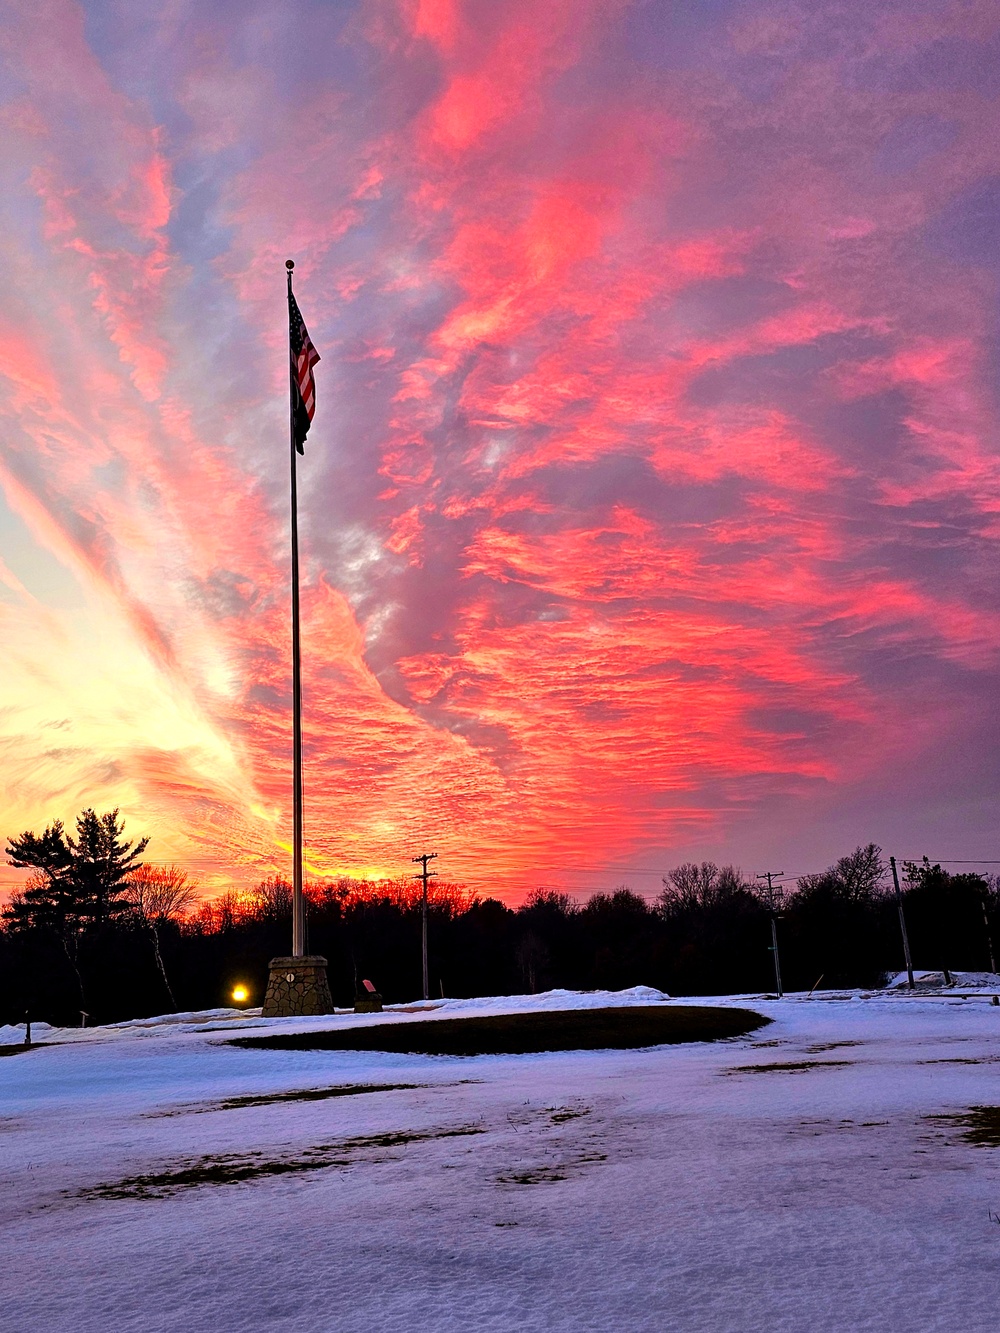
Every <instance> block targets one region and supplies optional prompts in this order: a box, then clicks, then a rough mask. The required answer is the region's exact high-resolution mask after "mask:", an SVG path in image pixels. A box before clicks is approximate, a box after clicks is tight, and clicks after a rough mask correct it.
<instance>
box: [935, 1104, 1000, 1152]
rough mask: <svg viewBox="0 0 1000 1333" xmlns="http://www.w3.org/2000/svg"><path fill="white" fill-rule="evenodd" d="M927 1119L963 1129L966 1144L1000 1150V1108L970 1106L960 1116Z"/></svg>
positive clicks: (941, 1116)
mask: <svg viewBox="0 0 1000 1333" xmlns="http://www.w3.org/2000/svg"><path fill="white" fill-rule="evenodd" d="M925 1119H926V1120H930V1121H931V1122H932V1123H934V1124H938V1125H951V1126H954V1127H955V1128H957V1129H961V1131H962V1137H963V1138H964V1139H965V1141H966V1143H972V1144H975V1146H976V1147H977V1148H1000V1106H970V1107H969V1109H968V1110H967V1111H965V1112H963V1113H960V1114H959V1115H929V1116H925Z"/></svg>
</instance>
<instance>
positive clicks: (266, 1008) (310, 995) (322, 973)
mask: <svg viewBox="0 0 1000 1333" xmlns="http://www.w3.org/2000/svg"><path fill="white" fill-rule="evenodd" d="M332 1013H333V1000H332V999H331V998H330V983H329V981H328V980H327V976H326V959H325V958H322V957H321V956H320V955H319V954H307V955H306V956H305V957H302V958H272V959H271V974H270V976H269V977H268V979H267V994H266V995H265V996H264V1004H263V1007H262V1008H261V1011H260V1016H261V1018H309V1017H312V1016H313V1015H314V1014H332Z"/></svg>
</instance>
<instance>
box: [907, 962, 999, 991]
mask: <svg viewBox="0 0 1000 1333" xmlns="http://www.w3.org/2000/svg"><path fill="white" fill-rule="evenodd" d="M913 980H914V982H915V984H916V988H917V989H918V990H941V989H942V988H947V987H948V982H946V981H945V977H944V973H943V972H940V971H939V972H924V971H919V970H918V969H917V968H914V969H913ZM951 987H952V988H953V989H955V988H957V989H959V990H963V991H966V990H971V991H982V992H985V993H991V992H998V991H1000V975H998V974H997V973H996V972H952V974H951ZM901 988H904V989H909V978H908V977H907V975H906V973H905V972H897V974H896V975H895V976H894V977H893V978H892V980H891V981H889V982H887V983H886V990H899V989H901Z"/></svg>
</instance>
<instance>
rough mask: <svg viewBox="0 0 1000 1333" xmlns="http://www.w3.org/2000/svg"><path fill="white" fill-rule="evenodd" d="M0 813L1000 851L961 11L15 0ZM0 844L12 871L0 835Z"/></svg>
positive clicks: (497, 875)
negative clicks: (298, 578) (292, 637)
mask: <svg viewBox="0 0 1000 1333" xmlns="http://www.w3.org/2000/svg"><path fill="white" fill-rule="evenodd" d="M0 59H2V62H3V74H2V79H0V141H2V144H3V149H2V153H0V172H2V179H0V258H2V267H3V281H2V284H0V644H2V658H0V681H2V689H0V754H2V801H0V810H2V826H0V832H3V834H4V835H5V836H11V835H13V834H17V833H20V832H21V831H22V830H23V829H25V828H35V829H39V830H40V829H41V827H43V826H44V825H45V823H46V822H48V821H51V820H52V819H54V818H61V819H64V820H66V821H67V822H70V821H72V819H73V818H74V817H75V815H76V814H77V813H78V811H79V810H80V809H82V808H83V807H84V806H90V805H93V806H95V807H96V808H98V809H99V810H103V809H109V808H111V807H114V806H118V807H119V808H120V809H121V812H122V815H123V816H124V818H125V821H126V830H127V832H128V833H129V834H131V835H134V836H138V835H139V834H149V835H150V836H151V840H152V841H151V844H150V849H149V856H150V857H151V858H152V859H154V860H157V861H163V862H175V863H176V864H178V865H180V866H183V867H184V868H185V869H187V870H189V871H190V872H191V874H192V875H193V876H194V877H196V878H197V879H198V880H199V881H200V882H201V884H202V886H203V887H204V889H205V890H206V891H216V890H219V889H221V888H225V887H228V886H230V885H241V884H248V883H252V882H254V881H255V880H256V879H259V878H261V877H263V876H264V875H267V874H270V873H274V872H278V873H288V872H289V870H290V850H289V849H290V843H291V679H290V676H291V672H290V643H289V554H288V541H289V516H288V466H289V441H288V412H289V406H288V326H287V307H286V284H285V260H286V259H289V258H290V259H293V260H294V261H295V274H294V281H295V295H296V298H297V300H298V304H299V306H300V308H301V312H302V317H303V319H304V321H305V324H306V326H307V328H308V331H309V335H310V337H311V339H312V342H313V343H314V344H315V347H316V349H317V350H318V352H319V354H320V356H321V357H322V360H321V361H320V362H319V364H318V365H316V367H315V381H316V413H315V417H314V420H313V422H312V427H311V430H310V432H309V438H308V440H307V441H306V443H305V452H304V456H303V457H302V458H300V459H299V460H298V484H299V504H300V539H301V550H302V617H303V620H302V630H303V672H304V674H303V706H304V727H305V741H304V744H305V811H306V813H305V836H306V874H307V877H316V876H321V875H338V874H351V875H359V876H365V875H369V876H381V875H395V874H399V873H403V872H409V871H410V870H411V869H412V867H411V865H410V858H411V857H412V856H415V855H417V854H418V853H420V852H422V851H435V852H437V853H438V857H439V859H438V861H437V863H436V864H437V867H438V869H439V870H440V872H441V874H442V877H445V878H452V879H457V880H462V881H464V882H465V883H467V884H468V885H469V886H470V887H472V888H475V889H477V890H478V891H479V892H482V893H492V894H495V895H497V896H500V897H502V898H505V899H507V900H509V901H517V900H518V899H519V897H520V896H522V895H523V894H524V893H525V892H526V891H527V890H530V889H532V888H534V887H536V886H538V885H551V886H555V887H558V888H565V889H568V890H570V891H574V892H583V891H584V890H590V889H594V888H607V887H614V886H615V885H616V884H618V883H623V882H624V883H629V884H631V885H632V886H633V887H634V888H636V889H638V890H640V891H645V892H650V891H653V890H655V889H656V888H658V887H659V881H658V879H657V878H656V874H655V872H656V871H657V870H659V869H663V870H665V869H667V868H669V867H670V866H671V865H674V864H676V863H677V862H679V861H682V860H689V859H699V860H700V859H702V858H705V857H708V858H712V859H715V860H718V861H735V862H736V863H738V864H741V865H742V866H743V867H744V868H745V869H746V870H747V871H748V872H749V873H756V872H757V871H762V870H764V869H774V870H777V869H785V870H786V871H787V872H789V873H797V872H805V871H811V870H816V869H820V868H822V866H824V865H826V864H827V863H828V862H829V861H830V860H832V859H833V858H835V857H836V856H839V855H842V854H843V853H845V852H847V851H849V850H850V849H851V848H852V847H853V846H854V845H855V844H857V843H858V842H867V841H868V840H869V839H873V840H875V841H877V842H879V843H881V844H882V845H883V846H884V847H885V849H886V852H893V853H894V854H895V855H897V856H899V857H906V856H920V855H922V854H923V853H925V852H926V853H927V854H929V855H930V856H931V857H932V858H959V859H971V858H991V857H1000V837H998V835H997V832H996V828H997V772H998V758H997V756H998V754H1000V718H998V708H997V698H998V690H997V686H998V679H997V665H998V652H1000V581H998V562H997V540H998V531H1000V529H998V516H1000V467H998V431H997V422H998V403H997V394H998V373H997V372H998V360H1000V338H998V313H1000V306H998V270H1000V123H998V122H1000V96H998V95H1000V10H998V9H997V7H996V5H995V4H994V3H992V2H989V3H987V2H986V0H953V2H952V0H907V2H906V3H897V2H896V0H885V3H879V4H869V3H861V2H860V0H842V2H840V3H836V4H834V3H826V2H825V0H819V2H818V3H816V2H815V0H810V2H809V3H806V2H805V0H703V2H702V3H698V4H679V3H673V2H672V0H671V2H670V3H668V2H667V0H543V3H538V0H530V2H529V0H358V2H357V3H352V2H350V0H268V2H267V3H264V2H262V0H198V3H195V2H194V0H163V2H162V3H158V4H156V5H137V4H134V3H126V2H125V0H86V2H84V3H77V0H32V3H30V4H28V3H26V0H6V3H5V4H4V5H3V7H2V16H0ZM5 876H6V877H5V878H3V880H2V883H3V886H4V887H6V888H10V887H12V886H13V885H15V884H16V883H17V872H15V871H13V870H8V871H6V872H5Z"/></svg>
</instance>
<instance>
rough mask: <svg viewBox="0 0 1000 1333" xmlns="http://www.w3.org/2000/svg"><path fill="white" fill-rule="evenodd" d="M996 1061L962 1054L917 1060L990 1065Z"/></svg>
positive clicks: (938, 1063)
mask: <svg viewBox="0 0 1000 1333" xmlns="http://www.w3.org/2000/svg"><path fill="white" fill-rule="evenodd" d="M994 1063H995V1061H994V1060H993V1059H990V1058H989V1057H985V1058H983V1059H981V1060H977V1059H975V1058H974V1057H973V1056H962V1055H954V1056H951V1057H944V1056H942V1057H941V1058H940V1059H937V1060H918V1061H917V1064H918V1065H990V1064H994Z"/></svg>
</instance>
